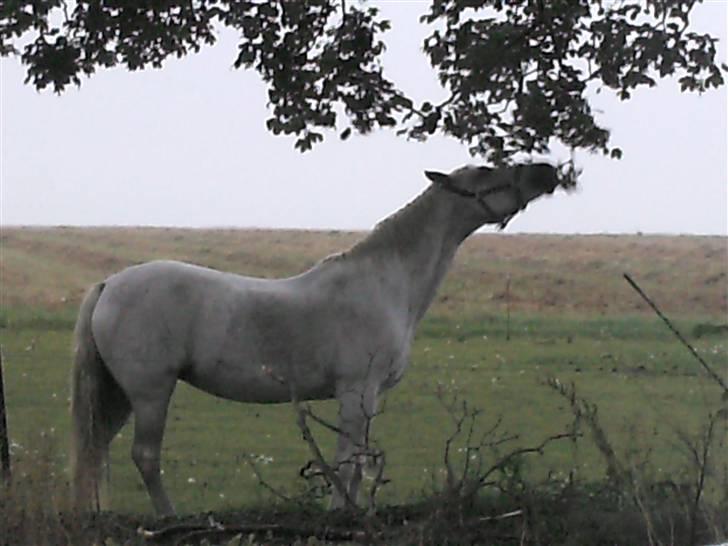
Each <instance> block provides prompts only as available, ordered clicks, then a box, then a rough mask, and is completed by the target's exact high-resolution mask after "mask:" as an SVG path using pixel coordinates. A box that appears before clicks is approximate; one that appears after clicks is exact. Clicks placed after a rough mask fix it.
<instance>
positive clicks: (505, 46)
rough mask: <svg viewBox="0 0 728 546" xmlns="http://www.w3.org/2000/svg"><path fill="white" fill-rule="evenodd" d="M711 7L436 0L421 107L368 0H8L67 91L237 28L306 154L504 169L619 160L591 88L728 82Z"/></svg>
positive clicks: (36, 59)
mask: <svg viewBox="0 0 728 546" xmlns="http://www.w3.org/2000/svg"><path fill="white" fill-rule="evenodd" d="M698 1H700V0H621V1H619V2H615V1H613V0H431V2H430V4H429V6H428V7H427V9H426V12H425V13H424V15H422V16H421V18H420V21H421V22H422V23H423V24H426V25H429V28H430V29H431V32H430V34H429V35H428V36H427V37H426V38H425V40H424V43H423V44H422V46H423V50H424V52H425V54H426V55H427V57H428V58H429V61H430V63H431V65H432V67H433V69H434V70H435V71H436V72H437V75H438V76H439V80H440V83H441V84H442V86H443V87H444V89H445V90H446V91H447V98H446V99H445V100H443V101H440V102H434V101H431V100H430V101H424V102H422V103H421V104H416V103H415V102H414V101H413V100H412V99H411V98H409V97H408V96H407V95H406V94H405V93H404V92H403V91H402V90H401V89H400V87H399V86H398V85H397V84H396V83H395V82H393V81H392V80H390V79H389V78H388V77H387V76H385V74H384V71H383V63H382V54H383V53H384V50H385V42H384V39H383V34H384V33H385V32H386V31H387V30H388V29H389V28H390V23H389V21H387V20H385V19H383V18H382V16H381V14H380V12H379V9H378V8H377V5H376V4H369V3H367V2H365V1H360V2H358V3H354V2H351V3H347V2H346V1H345V0H305V1H303V0H302V1H282V0H279V1H276V0H259V1H239V0H238V1H233V0H148V1H141V0H135V1H130V2H126V1H120V0H79V1H75V2H72V1H70V0H69V1H68V2H66V1H64V0H43V1H40V0H5V1H4V2H3V3H2V8H0V10H1V12H0V15H1V20H0V53H1V54H2V55H3V56H7V55H16V56H19V57H20V59H21V61H22V63H23V64H24V65H25V66H26V67H27V80H26V81H27V82H28V83H30V84H32V85H33V86H35V87H36V88H37V89H44V88H46V87H52V88H53V89H54V90H55V91H56V92H61V91H63V90H64V89H66V88H67V87H68V86H69V85H70V84H77V85H80V83H81V77H82V76H84V75H86V76H90V75H91V74H93V73H94V72H95V71H96V70H97V69H99V68H109V67H113V66H117V65H121V66H125V67H127V68H128V69H130V70H138V69H143V68H147V67H149V66H152V67H161V66H162V64H163V62H164V61H165V60H166V59H167V58H168V57H170V56H175V57H182V56H184V55H186V54H188V53H191V52H197V51H199V50H200V48H201V47H203V46H205V45H209V44H213V43H214V42H215V40H216V34H217V31H219V29H220V28H221V27H230V28H232V29H234V30H236V31H237V32H238V33H239V36H240V38H239V45H238V54H237V58H235V59H234V60H233V64H234V66H235V67H236V68H252V69H254V70H256V71H257V72H258V73H259V74H260V76H261V77H262V79H263V80H264V81H265V83H266V84H267V88H268V100H269V106H270V109H271V116H270V118H269V119H268V120H267V126H268V129H269V130H271V131H272V132H273V133H275V134H287V135H295V136H296V147H297V148H299V149H300V150H302V151H303V150H307V149H310V148H311V147H312V145H313V144H314V143H316V142H318V141H320V140H322V139H323V133H322V130H325V129H338V130H339V131H340V137H341V138H344V139H345V138H347V137H348V136H349V135H350V134H351V132H352V130H354V131H357V132H359V133H368V132H370V131H372V130H374V129H376V128H381V127H388V128H395V129H396V130H397V132H398V133H399V134H403V135H406V136H408V137H410V138H415V139H421V140H423V139H426V138H428V137H429V136H430V135H433V134H437V133H440V134H444V135H447V136H451V137H454V138H456V139H458V140H460V141H462V142H463V143H465V144H467V145H468V146H469V148H470V151H471V152H472V153H473V154H475V155H481V156H484V157H486V158H487V159H488V160H489V161H491V162H493V163H496V164H497V163H502V162H507V161H508V160H509V158H511V157H512V156H513V155H514V154H516V153H518V152H546V151H547V150H548V147H549V145H550V144H552V143H553V142H558V141H560V142H562V143H564V144H565V145H566V146H568V147H571V148H573V149H589V150H593V151H600V152H603V153H608V154H611V155H612V156H614V157H619V156H620V155H621V151H620V150H619V149H618V148H613V147H611V146H610V143H609V131H608V130H607V129H606V128H604V127H603V126H601V125H600V124H599V123H598V121H597V120H596V119H595V116H594V112H593V110H592V108H591V106H590V104H589V100H588V94H587V91H588V90H590V88H591V89H594V88H596V89H597V90H601V89H604V88H606V89H610V90H613V91H615V92H616V93H617V95H618V96H619V97H620V98H621V99H629V98H630V96H631V93H632V92H633V91H634V90H635V89H637V88H639V87H644V86H648V87H651V86H654V85H655V83H656V79H657V78H660V77H665V76H677V77H678V78H679V80H678V81H679V85H680V86H681V88H682V90H687V91H698V92H702V91H705V90H707V89H709V88H713V87H718V86H720V85H722V84H723V81H724V80H723V74H722V73H721V69H720V68H719V67H718V66H717V64H716V59H715V57H716V47H715V44H716V41H717V39H716V38H714V37H712V36H710V35H707V34H700V33H697V32H694V31H691V30H690V13H691V10H692V9H693V8H694V6H695V4H696V3H697V2H698ZM723 68H724V69H725V68H726V67H725V65H723ZM395 76H396V75H395Z"/></svg>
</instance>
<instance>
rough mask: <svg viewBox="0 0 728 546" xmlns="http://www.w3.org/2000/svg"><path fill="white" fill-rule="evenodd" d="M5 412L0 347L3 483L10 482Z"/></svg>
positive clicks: (0, 422)
mask: <svg viewBox="0 0 728 546" xmlns="http://www.w3.org/2000/svg"><path fill="white" fill-rule="evenodd" d="M6 416H7V413H6V411H5V381H4V380H3V350H2V347H0V472H1V473H2V477H3V480H4V481H5V483H9V482H10V439H9V438H8V420H7V417H6Z"/></svg>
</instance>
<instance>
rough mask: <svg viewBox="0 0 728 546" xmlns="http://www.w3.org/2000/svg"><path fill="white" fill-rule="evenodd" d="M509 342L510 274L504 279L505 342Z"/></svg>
mask: <svg viewBox="0 0 728 546" xmlns="http://www.w3.org/2000/svg"><path fill="white" fill-rule="evenodd" d="M510 340H511V274H510V273H509V274H508V276H507V277H506V341H510Z"/></svg>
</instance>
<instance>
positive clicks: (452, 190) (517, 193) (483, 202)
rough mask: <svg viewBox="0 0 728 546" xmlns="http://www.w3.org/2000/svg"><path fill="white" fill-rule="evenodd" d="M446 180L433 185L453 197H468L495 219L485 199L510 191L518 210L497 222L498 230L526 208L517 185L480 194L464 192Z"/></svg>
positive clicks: (495, 216) (494, 187)
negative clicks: (494, 194) (451, 194)
mask: <svg viewBox="0 0 728 546" xmlns="http://www.w3.org/2000/svg"><path fill="white" fill-rule="evenodd" d="M446 180H447V179H437V180H435V181H434V182H435V184H437V185H438V186H439V187H441V188H442V189H444V190H447V191H449V192H450V193H454V194H455V195H460V196H461V197H468V198H471V199H475V200H476V201H477V202H478V204H479V205H480V206H481V207H482V208H483V210H484V211H485V212H486V214H488V216H491V217H493V218H497V217H498V215H497V214H496V212H495V211H494V210H493V207H491V206H490V205H489V204H488V202H487V201H486V200H485V198H486V197H487V196H488V195H491V194H493V193H499V192H502V191H511V192H513V195H514V197H515V198H516V204H517V206H518V209H517V210H516V212H514V213H513V214H509V215H506V216H503V217H502V218H501V219H500V220H499V221H498V224H499V228H500V229H504V228H505V227H506V226H507V225H508V222H510V221H511V219H512V218H513V217H514V216H515V215H516V213H517V212H520V211H522V210H523V209H524V208H525V207H526V204H527V203H526V200H525V199H524V197H523V193H522V192H521V189H520V188H519V187H518V185H517V184H500V185H498V186H493V187H492V188H488V189H487V190H483V191H480V192H474V191H470V190H465V189H463V188H459V187H457V186H456V185H455V184H453V183H451V182H449V181H446Z"/></svg>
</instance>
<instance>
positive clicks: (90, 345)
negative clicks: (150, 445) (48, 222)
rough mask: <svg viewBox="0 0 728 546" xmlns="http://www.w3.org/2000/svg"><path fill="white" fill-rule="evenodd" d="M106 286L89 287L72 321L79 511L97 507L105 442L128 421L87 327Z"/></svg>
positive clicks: (74, 484)
mask: <svg viewBox="0 0 728 546" xmlns="http://www.w3.org/2000/svg"><path fill="white" fill-rule="evenodd" d="M103 289H104V283H99V284H97V285H95V286H93V287H92V288H91V289H90V290H89V291H88V293H87V294H86V297H85V298H84V300H83V303H81V309H80V311H79V314H78V319H77V321H76V329H75V332H74V337H75V358H74V363H73V371H72V375H71V452H70V463H71V464H70V466H71V491H72V502H73V504H74V507H75V508H76V509H77V510H82V511H85V510H100V509H101V508H102V502H103V501H104V500H105V499H102V498H101V496H102V495H101V489H102V487H101V486H102V476H103V473H104V469H106V468H107V467H108V453H109V443H110V442H111V440H112V438H113V437H114V435H115V434H116V433H117V432H118V431H119V429H120V428H121V427H122V426H123V424H124V423H125V422H126V419H127V417H128V416H129V413H130V411H131V406H130V405H129V401H128V399H127V397H126V395H125V394H124V392H123V391H122V390H121V387H120V386H119V384H118V383H117V382H116V381H115V380H114V378H113V377H112V376H111V374H110V373H109V370H108V369H107V368H106V365H105V363H104V361H103V359H102V358H101V355H100V354H99V351H98V348H97V347H96V342H95V340H94V337H93V333H92V331H91V316H92V315H93V312H94V309H95V308H96V303H97V302H98V300H99V297H100V296H101V292H102V291H103Z"/></svg>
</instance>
